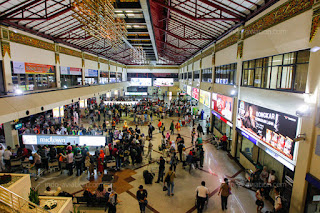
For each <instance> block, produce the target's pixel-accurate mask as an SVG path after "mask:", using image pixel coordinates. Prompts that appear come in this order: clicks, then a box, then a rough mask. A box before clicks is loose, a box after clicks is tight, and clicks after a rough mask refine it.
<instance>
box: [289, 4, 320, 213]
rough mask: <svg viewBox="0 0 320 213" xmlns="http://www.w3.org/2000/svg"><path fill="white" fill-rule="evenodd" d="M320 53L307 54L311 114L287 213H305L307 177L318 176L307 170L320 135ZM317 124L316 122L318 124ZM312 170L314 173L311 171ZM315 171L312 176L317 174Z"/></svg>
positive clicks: (313, 42)
mask: <svg viewBox="0 0 320 213" xmlns="http://www.w3.org/2000/svg"><path fill="white" fill-rule="evenodd" d="M319 9H320V4H319V1H317V2H316V3H315V5H314V7H313V17H310V18H312V27H311V33H310V43H309V47H310V48H313V47H316V46H318V47H319V46H320V33H319V32H318V33H317V29H318V28H319V27H320V22H319V20H320V12H319ZM319 58H320V51H316V52H310V59H309V69H308V76H307V79H308V80H307V84H306V90H305V93H306V96H309V97H308V98H307V99H309V100H306V98H305V103H306V104H308V105H309V106H310V107H311V109H312V110H311V113H310V115H309V116H307V117H303V118H301V131H300V132H301V134H306V141H300V142H299V147H298V158H297V164H296V168H295V175H294V181H293V188H292V196H291V203H290V211H289V212H290V213H296V212H304V209H305V201H306V195H307V189H308V182H307V181H306V180H305V178H306V174H307V173H309V172H310V173H311V175H316V176H317V178H319V174H312V172H311V171H310V168H311V167H313V168H316V171H317V170H318V162H319V161H317V159H319V158H318V157H316V156H315V143H316V140H317V135H319V134H320V129H319V128H317V127H315V125H316V121H317V120H316V119H318V118H319V113H320V112H319V108H318V109H317V106H319V101H320V100H319V94H320V88H319V83H320V79H319V66H320V61H319ZM317 122H318V121H317ZM313 170H315V169H313ZM316 171H315V172H316Z"/></svg>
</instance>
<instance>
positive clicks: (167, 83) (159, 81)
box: [153, 78, 173, 87]
mask: <svg viewBox="0 0 320 213" xmlns="http://www.w3.org/2000/svg"><path fill="white" fill-rule="evenodd" d="M153 86H155V87H157V86H159V87H172V86H173V78H156V79H154V81H153Z"/></svg>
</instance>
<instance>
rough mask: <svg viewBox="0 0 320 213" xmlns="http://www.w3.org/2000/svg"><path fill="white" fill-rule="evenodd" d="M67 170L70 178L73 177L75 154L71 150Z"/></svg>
mask: <svg viewBox="0 0 320 213" xmlns="http://www.w3.org/2000/svg"><path fill="white" fill-rule="evenodd" d="M67 168H68V170H69V176H71V175H73V153H72V152H71V150H68V155H67Z"/></svg>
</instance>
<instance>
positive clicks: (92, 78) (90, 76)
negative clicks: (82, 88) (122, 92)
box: [85, 69, 98, 85]
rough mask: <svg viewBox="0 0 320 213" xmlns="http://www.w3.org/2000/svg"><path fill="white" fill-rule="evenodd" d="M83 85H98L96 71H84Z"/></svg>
mask: <svg viewBox="0 0 320 213" xmlns="http://www.w3.org/2000/svg"><path fill="white" fill-rule="evenodd" d="M85 84H89V85H90V84H98V70H93V69H85Z"/></svg>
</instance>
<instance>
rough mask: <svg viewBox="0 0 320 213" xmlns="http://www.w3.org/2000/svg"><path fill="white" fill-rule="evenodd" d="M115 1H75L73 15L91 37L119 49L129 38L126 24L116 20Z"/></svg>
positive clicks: (121, 20) (118, 19)
mask: <svg viewBox="0 0 320 213" xmlns="http://www.w3.org/2000/svg"><path fill="white" fill-rule="evenodd" d="M112 1H113V0H74V2H73V7H72V10H73V11H74V14H73V15H72V16H73V17H74V18H76V19H77V20H78V21H79V22H80V23H81V24H82V25H83V30H85V31H86V32H87V33H88V34H89V35H91V36H93V37H95V38H97V39H98V40H101V39H104V40H105V41H106V42H107V43H108V44H109V45H110V46H111V47H119V46H121V45H122V44H123V42H124V40H125V39H126V38H127V28H126V23H125V21H124V20H123V19H120V18H115V17H116V15H115V13H114V7H113V4H112Z"/></svg>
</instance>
